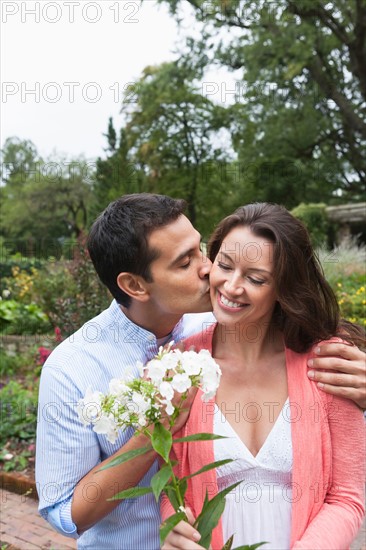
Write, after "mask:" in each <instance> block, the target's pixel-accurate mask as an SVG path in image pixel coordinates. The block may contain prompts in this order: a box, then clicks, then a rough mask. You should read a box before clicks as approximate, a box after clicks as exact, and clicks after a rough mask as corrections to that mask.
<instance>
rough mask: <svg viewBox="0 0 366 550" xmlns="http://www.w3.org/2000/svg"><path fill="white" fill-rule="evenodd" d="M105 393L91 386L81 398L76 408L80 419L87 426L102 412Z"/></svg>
mask: <svg viewBox="0 0 366 550" xmlns="http://www.w3.org/2000/svg"><path fill="white" fill-rule="evenodd" d="M102 399H103V394H102V393H101V392H99V391H94V392H93V390H92V389H91V387H89V388H88V389H87V390H86V393H85V397H84V398H83V399H80V400H79V402H78V404H77V406H76V410H77V413H78V416H79V420H80V421H81V422H82V423H83V424H84V426H87V425H88V424H90V423H94V422H95V421H96V420H97V419H98V418H99V417H100V415H101V414H102V408H101V401H102Z"/></svg>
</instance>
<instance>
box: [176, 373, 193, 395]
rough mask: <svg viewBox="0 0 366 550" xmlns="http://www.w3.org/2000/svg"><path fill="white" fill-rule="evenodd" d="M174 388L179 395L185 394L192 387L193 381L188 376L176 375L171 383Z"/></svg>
mask: <svg viewBox="0 0 366 550" xmlns="http://www.w3.org/2000/svg"><path fill="white" fill-rule="evenodd" d="M171 384H172V388H173V389H174V390H175V391H177V392H178V393H184V392H185V391H187V390H188V389H189V388H190V387H191V386H192V381H191V379H190V378H189V376H188V374H186V373H183V374H175V375H174V376H173V380H172V382H171Z"/></svg>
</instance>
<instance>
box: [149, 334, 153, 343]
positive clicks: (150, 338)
mask: <svg viewBox="0 0 366 550" xmlns="http://www.w3.org/2000/svg"><path fill="white" fill-rule="evenodd" d="M148 339H149V340H150V342H152V341H153V340H155V336H154V335H153V334H149V336H148Z"/></svg>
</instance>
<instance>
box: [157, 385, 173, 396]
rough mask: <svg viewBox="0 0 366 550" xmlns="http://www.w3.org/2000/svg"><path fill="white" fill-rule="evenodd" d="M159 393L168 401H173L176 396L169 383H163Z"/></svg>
mask: <svg viewBox="0 0 366 550" xmlns="http://www.w3.org/2000/svg"><path fill="white" fill-rule="evenodd" d="M159 393H160V395H161V396H162V397H166V399H173V396H174V390H173V388H172V385H171V384H170V383H169V382H162V383H161V384H160V386H159Z"/></svg>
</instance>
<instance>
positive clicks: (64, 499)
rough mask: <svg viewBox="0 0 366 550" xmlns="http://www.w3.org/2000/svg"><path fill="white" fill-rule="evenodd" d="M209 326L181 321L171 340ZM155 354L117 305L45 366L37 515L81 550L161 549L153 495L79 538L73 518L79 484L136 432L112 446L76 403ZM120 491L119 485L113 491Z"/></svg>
mask: <svg viewBox="0 0 366 550" xmlns="http://www.w3.org/2000/svg"><path fill="white" fill-rule="evenodd" d="M212 321H213V316H212V314H210V313H203V314H189V315H184V316H183V318H182V319H181V320H180V322H179V323H178V324H177V325H176V326H175V328H174V329H173V331H172V335H171V340H174V341H175V342H178V341H179V340H181V339H182V338H185V337H187V336H190V335H191V334H194V333H195V332H198V331H200V330H202V329H204V328H205V326H207V325H209V324H211V323H212ZM157 351H158V342H157V340H156V337H155V336H154V334H152V333H151V332H149V331H147V330H145V329H143V328H141V327H138V326H137V325H135V324H134V323H132V322H131V321H129V319H127V317H126V316H125V315H124V313H123V312H122V310H121V309H120V307H119V306H118V304H117V303H116V302H115V301H113V302H112V304H111V305H110V307H109V308H108V309H106V310H105V311H103V312H102V313H101V314H100V315H98V316H97V317H95V318H94V319H92V320H91V321H89V322H88V323H86V324H85V325H84V326H83V327H82V328H81V329H79V330H78V331H77V332H76V333H75V334H73V335H72V336H70V337H69V338H68V339H67V340H65V341H64V342H62V343H61V344H60V345H59V346H58V347H57V348H56V349H55V350H54V351H53V353H52V354H51V355H50V357H49V358H48V360H47V361H46V363H45V365H44V367H43V370H42V376H41V383H40V393H39V406H38V407H39V408H38V428H37V456H36V482H37V490H38V494H39V511H40V513H41V515H42V516H43V517H44V518H45V519H47V521H49V522H50V523H51V525H53V527H54V528H55V529H56V530H57V531H59V532H60V533H62V534H63V535H66V536H69V537H73V538H78V548H89V549H93V550H100V549H108V550H111V549H118V550H145V549H146V550H147V549H149V550H157V549H158V548H160V544H159V525H160V513H159V506H158V504H157V503H156V501H155V499H154V497H153V496H151V495H146V496H143V497H140V498H136V499H129V500H125V501H123V502H121V504H119V505H118V506H117V507H116V508H115V509H114V510H113V511H112V512H111V513H110V514H108V515H107V516H106V517H104V518H103V519H102V520H101V521H99V522H98V523H97V524H95V525H94V526H93V527H91V528H90V529H88V530H87V531H86V532H85V533H83V534H82V535H81V536H80V537H79V536H78V533H77V530H76V526H75V524H74V523H73V521H72V517H71V501H72V496H73V491H74V487H75V485H76V484H77V483H78V481H79V480H80V479H82V478H83V477H84V476H85V475H86V474H87V473H88V472H89V471H90V470H91V469H92V468H94V466H96V465H97V464H98V463H99V462H101V461H103V460H105V459H106V458H108V457H109V456H110V455H112V454H114V453H115V452H116V451H117V450H118V449H119V448H120V447H122V446H123V445H124V444H125V443H126V442H127V441H128V439H129V438H130V437H131V435H132V433H133V432H132V430H130V431H127V432H123V433H120V435H119V437H118V439H117V441H116V443H115V444H114V445H112V444H111V443H109V442H108V441H107V439H106V437H105V436H104V435H98V434H96V433H95V432H94V431H93V430H92V428H91V426H87V427H84V426H83V424H82V423H81V422H80V420H79V419H78V416H77V412H76V404H77V402H78V401H79V399H80V398H82V397H83V396H84V395H85V392H86V389H87V388H88V387H89V386H91V387H92V388H93V390H98V391H101V392H107V391H108V385H109V381H110V380H111V379H112V378H118V377H119V376H121V374H122V372H123V370H124V368H126V367H127V366H129V365H131V366H134V365H135V364H136V361H141V362H142V363H146V362H147V361H148V360H149V359H151V357H152V356H153V355H155V354H156V353H157ZM136 376H138V372H137V370H136ZM157 468H158V465H157V462H155V463H154V464H153V466H152V467H151V468H150V470H149V471H148V472H147V473H146V474H145V476H144V477H143V478H142V479H141V481H140V484H139V485H140V486H147V485H149V484H150V480H151V478H152V476H153V475H154V474H155V473H156V471H157ZM118 490H119V488H118V483H117V482H116V493H117V492H118ZM84 498H85V499H86V500H89V501H93V499H94V500H95V501H96V500H97V498H98V485H97V483H95V482H93V483H90V486H89V487H87V488H86V490H85V495H84Z"/></svg>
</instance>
